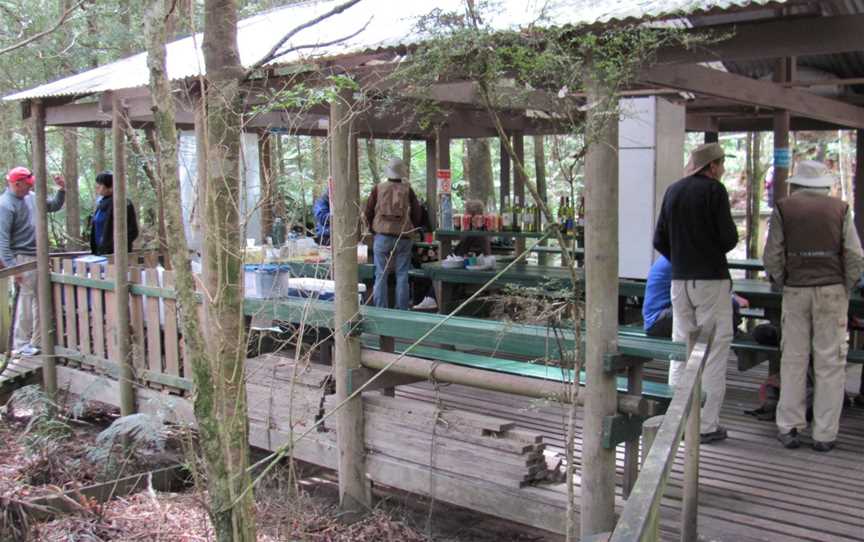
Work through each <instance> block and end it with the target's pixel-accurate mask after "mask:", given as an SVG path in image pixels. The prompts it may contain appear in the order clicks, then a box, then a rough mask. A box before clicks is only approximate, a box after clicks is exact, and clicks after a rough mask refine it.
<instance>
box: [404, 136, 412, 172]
mask: <svg viewBox="0 0 864 542" xmlns="http://www.w3.org/2000/svg"><path fill="white" fill-rule="evenodd" d="M402 161H403V162H405V167H406V168H407V169H408V172H409V173H410V172H411V141H409V140H407V139H406V140H405V141H403V142H402Z"/></svg>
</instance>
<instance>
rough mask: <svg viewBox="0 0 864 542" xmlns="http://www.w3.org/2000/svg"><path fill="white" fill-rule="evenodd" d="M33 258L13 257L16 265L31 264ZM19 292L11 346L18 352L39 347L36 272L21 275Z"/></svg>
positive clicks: (39, 332) (39, 333)
mask: <svg viewBox="0 0 864 542" xmlns="http://www.w3.org/2000/svg"><path fill="white" fill-rule="evenodd" d="M35 259H36V258H35V257H33V256H21V255H18V256H16V257H15V260H16V262H17V263H18V264H22V263H27V262H32V261H33V260H35ZM21 278H22V282H21V291H20V293H19V294H18V308H17V310H16V311H15V335H14V340H13V343H12V346H13V348H14V349H15V350H19V349H21V348H24V347H25V346H27V344H32V345H33V346H36V347H39V346H40V342H41V331H40V329H39V301H38V300H37V298H36V270H35V269H34V270H33V271H27V272H26V273H22V274H21Z"/></svg>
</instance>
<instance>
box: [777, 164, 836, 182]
mask: <svg viewBox="0 0 864 542" xmlns="http://www.w3.org/2000/svg"><path fill="white" fill-rule="evenodd" d="M836 181H837V179H836V178H835V177H834V174H833V173H831V170H830V169H828V166H826V165H825V164H823V163H822V162H817V161H815V160H802V161H800V162H798V165H796V166H795V175H793V176H791V177H789V178H788V179H786V183H787V184H797V185H798V186H806V187H808V188H831V187H832V186H834V183H835V182H836Z"/></svg>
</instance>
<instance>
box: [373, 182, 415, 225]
mask: <svg viewBox="0 0 864 542" xmlns="http://www.w3.org/2000/svg"><path fill="white" fill-rule="evenodd" d="M377 190H378V199H377V201H376V202H375V217H374V218H373V220H372V229H373V230H374V231H375V233H381V234H384V235H401V234H403V233H408V232H410V231H411V230H413V229H414V225H413V224H412V223H411V213H410V208H411V198H410V194H411V187H410V186H409V185H408V184H407V183H402V182H394V181H387V182H384V183H381V184H379V185H378V186H377Z"/></svg>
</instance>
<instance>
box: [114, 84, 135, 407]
mask: <svg viewBox="0 0 864 542" xmlns="http://www.w3.org/2000/svg"><path fill="white" fill-rule="evenodd" d="M112 102H113V103H112V107H111V110H112V112H111V138H112V140H113V145H112V147H113V152H114V195H113V197H112V202H113V205H114V209H113V212H114V271H115V273H114V293H115V295H114V302H115V318H117V327H116V329H117V332H116V334H115V336H114V337H109V338H108V340H109V341H116V347H115V352H117V358H118V359H116V360H112V361H115V362H116V363H118V364H119V365H120V415H121V416H128V415H130V414H134V413H135V385H134V384H135V372H134V370H133V368H132V344H131V336H130V333H129V247H128V245H127V241H126V239H127V231H126V137H125V127H124V121H123V114H124V112H123V109H122V104H121V103H120V99H119V98H118V97H117V94H116V93H115V94H114V95H113V96H112Z"/></svg>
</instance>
